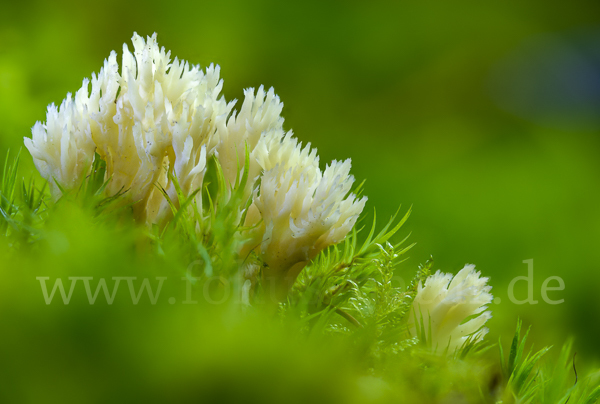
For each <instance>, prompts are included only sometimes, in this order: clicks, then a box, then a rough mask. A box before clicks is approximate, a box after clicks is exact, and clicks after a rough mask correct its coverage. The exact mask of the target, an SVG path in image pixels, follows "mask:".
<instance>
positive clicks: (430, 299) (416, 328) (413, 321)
mask: <svg viewBox="0 0 600 404" xmlns="http://www.w3.org/2000/svg"><path fill="white" fill-rule="evenodd" d="M480 275H481V273H480V272H476V271H475V265H465V267H464V268H463V269H461V270H460V271H459V272H458V273H457V274H456V275H455V276H454V277H452V274H446V273H442V272H440V271H437V272H436V273H435V274H434V275H431V276H429V277H428V278H427V279H426V280H425V285H422V284H421V283H419V285H418V290H417V295H416V297H415V300H414V302H413V306H412V310H411V313H410V318H409V324H410V326H411V329H410V331H411V334H412V335H415V336H418V337H419V338H420V339H421V340H423V341H426V342H427V344H428V345H430V346H431V348H432V349H433V350H435V351H438V352H443V351H446V350H447V352H449V353H452V352H454V351H455V350H457V349H459V348H461V347H462V346H463V345H464V344H465V342H467V341H468V340H469V339H471V340H472V341H479V340H481V339H482V338H483V337H484V336H485V334H487V332H488V329H487V328H485V327H483V325H484V324H485V322H486V321H487V320H489V319H490V318H491V317H492V315H491V312H489V311H485V310H486V308H487V306H486V305H488V304H490V302H491V301H492V298H493V296H492V295H491V294H490V293H489V292H490V290H491V289H492V288H491V286H488V285H487V281H488V278H482V277H481V276H480Z"/></svg>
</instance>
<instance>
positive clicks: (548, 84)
mask: <svg viewBox="0 0 600 404" xmlns="http://www.w3.org/2000/svg"><path fill="white" fill-rule="evenodd" d="M1 9H2V10H1V11H0V155H1V156H3V155H4V154H5V153H6V150H7V149H8V148H11V149H13V150H14V149H17V148H18V147H20V145H21V144H22V137H23V136H29V135H30V128H31V127H32V126H33V124H34V122H35V121H36V120H42V121H43V120H44V119H45V109H46V106H47V105H48V104H49V103H52V102H54V103H60V101H61V100H62V99H63V98H64V97H65V95H66V93H67V92H75V91H76V90H77V89H78V88H79V87H80V86H81V81H82V79H83V78H84V77H90V76H91V73H92V72H97V71H98V70H99V69H100V67H101V65H102V61H103V60H104V58H106V57H107V56H108V55H109V53H110V51H111V50H116V51H117V52H118V53H119V55H120V54H121V50H122V44H123V43H124V42H127V43H130V42H129V41H130V38H131V36H132V34H133V32H134V31H136V32H138V33H139V34H141V35H150V34H152V33H153V32H157V33H158V41H159V44H160V45H161V46H165V47H166V48H167V49H170V50H171V55H172V56H178V57H179V58H182V59H186V60H188V61H190V62H192V63H200V64H201V65H202V66H206V65H208V64H209V63H213V62H214V63H217V64H219V65H220V66H221V68H222V70H221V75H222V77H223V78H224V80H225V85H224V91H223V93H224V95H225V96H226V98H227V99H234V98H237V99H241V98H242V97H243V93H242V89H243V88H247V87H255V86H258V85H260V84H264V85H265V86H267V87H270V86H273V87H275V90H276V92H277V93H278V94H279V95H280V97H281V98H282V100H283V102H284V104H285V108H284V113H283V115H284V117H285V119H286V123H285V128H286V129H293V130H294V132H295V134H296V136H297V137H298V138H300V139H301V140H302V141H304V142H308V141H310V142H311V143H312V145H313V146H314V147H317V148H318V150H319V153H320V155H321V163H322V165H324V164H325V162H329V161H331V160H332V159H345V158H351V159H352V162H353V173H354V175H355V177H356V178H357V179H358V180H359V181H362V180H363V179H366V180H367V182H366V188H365V189H366V191H365V193H366V194H367V195H368V196H369V202H368V205H367V210H368V211H369V212H370V213H369V214H372V210H373V208H374V207H377V215H378V217H379V218H384V219H380V220H381V221H383V220H386V219H387V218H388V217H389V216H390V215H392V214H393V213H394V212H395V211H396V209H397V208H398V206H399V205H402V209H403V210H405V209H407V208H408V207H409V206H411V205H412V206H413V214H412V216H411V218H410V220H409V222H408V224H407V226H406V227H405V228H404V230H403V233H404V234H408V232H409V231H410V232H412V235H411V237H410V240H412V241H416V242H417V245H416V247H414V249H413V250H412V252H411V253H410V259H409V260H408V261H407V263H406V264H405V265H406V268H411V269H412V268H416V266H417V265H418V264H419V263H422V262H424V261H425V260H426V259H427V258H428V257H429V255H430V254H431V255H433V257H434V259H435V262H436V264H435V268H436V269H438V268H439V269H441V270H443V271H450V272H456V271H457V270H458V269H460V268H462V266H463V265H464V264H465V263H474V264H476V265H477V268H478V269H480V270H481V271H482V272H483V273H484V274H485V275H486V276H489V277H490V278H491V281H490V282H491V284H492V285H493V286H494V289H493V293H494V295H495V296H497V297H499V298H500V300H501V301H500V302H499V304H494V305H492V310H493V313H494V318H493V319H492V320H491V321H490V322H489V327H490V328H491V330H492V332H491V335H492V338H496V337H497V336H498V335H503V336H508V335H510V333H511V332H512V330H513V329H514V324H515V322H516V318H517V317H518V316H520V317H522V318H523V319H524V321H525V323H526V324H532V325H533V326H534V327H533V330H532V336H533V339H534V340H535V341H536V345H538V346H539V345H540V344H546V345H550V344H560V343H561V342H562V341H563V340H564V339H565V338H566V337H567V336H569V335H574V336H576V347H577V350H578V351H579V352H584V353H587V354H589V357H588V359H587V361H588V363H589V362H591V361H592V358H600V348H599V345H598V343H597V340H598V335H599V334H600V310H599V309H600V303H599V302H598V289H599V286H600V264H599V262H600V246H599V244H600V209H598V198H599V197H600V189H599V187H598V185H599V184H598V180H599V174H600V160H599V159H598V152H599V151H600V139H599V135H600V126H599V125H598V122H597V121H598V118H597V117H596V116H595V115H594V114H596V115H600V109H595V107H596V106H598V104H597V102H598V93H599V92H598V91H597V90H598V88H597V84H598V83H597V82H594V80H595V79H597V77H598V73H597V72H598V65H596V67H595V68H596V70H594V69H593V64H592V65H590V66H592V67H590V66H588V65H586V66H587V67H589V69H588V70H586V72H587V73H588V75H587V76H586V75H585V74H580V73H581V70H582V69H581V68H579V67H581V66H580V65H578V64H577V63H576V62H577V61H581V58H582V57H584V56H585V54H583V55H584V56H581V55H582V53H578V52H584V51H581V49H579V48H578V46H580V45H581V44H583V45H585V46H583V45H582V46H583V47H584V48H585V47H586V46H587V48H586V49H592V50H593V49H594V47H595V48H600V40H598V39H599V36H598V34H597V32H598V31H597V30H596V29H595V27H597V24H598V23H600V3H598V2H597V1H569V2H560V3H558V2H547V1H542V0H539V1H517V0H505V1H502V2H481V1H402V2H389V1H388V2H379V1H372V2H365V1H362V2H351V1H339V2H324V1H303V2H297V3H294V2H282V1H272V2H265V1H251V2H240V1H236V2H231V1H219V2H215V1H213V2H202V1H194V2H189V3H176V2H167V1H144V2H140V3H134V2H122V1H104V2H95V3H90V4H85V3H84V2H74V3H70V2H64V1H54V2H46V1H41V2H29V1H21V2H6V1H3V4H2V5H1ZM557 43H558V44H559V45H560V46H559V45H556V44H557ZM555 45H556V46H555ZM584 53H585V52H584ZM588 53H589V52H588ZM573 55H575V56H573ZM578 55H579V56H578ZM578 58H579V59H578ZM571 62H573V63H571ZM557 66H558V67H557ZM573 66H574V67H573ZM578 66H579V67H578ZM557 69H558V70H557ZM578 69H579V70H578ZM590 69H591V70H590ZM583 70H585V69H583ZM557 72H558V73H557ZM555 73H556V74H555ZM572 79H577V80H579V81H578V82H577V83H578V84H577V83H575V84H572V81H573V80H572ZM577 80H575V81H577ZM594 85H596V87H594ZM577 86H579V87H577ZM570 90H573V91H570ZM578 91H579V92H578ZM594 91H596V92H594ZM583 93H585V94H583ZM565 94H567V95H565ZM582 94H583V95H582ZM569 97H571V98H569ZM238 105H239V104H238ZM1 156H0V157H1ZM23 160H24V166H25V168H27V167H29V168H31V167H33V164H32V162H31V159H30V157H29V156H28V154H27V153H26V151H25V158H24V159H23ZM25 171H26V169H24V171H23V172H25ZM527 259H533V260H534V282H533V290H534V298H535V299H537V300H539V303H538V304H537V305H529V304H525V305H516V304H513V303H511V302H510V301H509V298H508V295H507V286H508V284H509V282H510V280H511V279H513V278H514V277H516V276H522V275H526V273H527V266H526V265H525V264H524V263H523V262H522V261H523V260H527ZM406 273H408V271H407V272H406ZM549 276H560V277H561V278H563V279H564V282H565V290H564V291H554V292H549V293H550V294H549V296H550V298H551V299H564V303H563V304H558V305H549V304H547V303H544V302H543V301H542V298H541V294H540V288H541V285H542V282H543V281H544V279H545V278H547V277H549ZM554 285H555V284H552V285H551V286H554ZM516 295H517V297H518V298H520V299H524V298H525V295H526V287H525V283H524V282H520V283H517V287H516Z"/></svg>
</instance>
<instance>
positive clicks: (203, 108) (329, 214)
mask: <svg viewBox="0 0 600 404" xmlns="http://www.w3.org/2000/svg"><path fill="white" fill-rule="evenodd" d="M132 42H133V53H132V52H131V51H130V50H129V48H128V47H127V45H123V59H122V64H121V72H120V73H119V65H118V62H117V56H116V53H115V52H112V53H111V54H110V56H109V57H108V59H107V60H105V62H104V66H103V67H102V69H101V70H100V73H99V74H97V75H95V74H94V75H93V76H92V80H91V93H90V92H89V87H90V82H89V81H88V80H87V79H86V80H84V81H83V86H82V87H81V89H80V90H79V91H78V92H77V93H76V95H75V98H74V99H72V97H71V95H70V94H69V95H68V96H67V99H66V100H65V101H63V103H62V104H61V107H60V108H59V109H57V108H56V107H54V105H51V106H50V107H48V114H47V117H46V121H47V122H46V123H45V124H42V123H40V122H37V123H36V124H35V126H34V127H33V129H32V134H33V136H32V138H31V139H29V138H26V139H25V146H26V147H27V149H29V151H30V153H31V155H32V156H33V159H34V162H35V165H36V167H37V169H38V171H39V172H40V174H41V175H42V176H43V177H44V178H45V179H47V180H48V182H49V183H50V184H51V186H52V188H53V194H54V197H55V198H56V199H58V198H60V197H61V196H62V193H63V191H66V192H70V191H73V190H76V189H77V188H78V187H79V186H80V184H81V183H82V181H83V179H84V178H85V176H86V175H87V173H88V172H89V168H90V165H91V163H92V161H93V160H94V158H95V157H94V155H95V153H97V154H98V155H99V157H100V158H101V159H102V160H104V161H105V162H106V180H108V184H107V187H106V189H105V192H106V194H107V196H112V195H115V194H117V193H123V197H122V199H123V201H125V202H126V203H130V204H132V206H133V208H134V212H135V214H136V216H137V218H138V219H139V220H141V221H145V222H147V223H148V224H151V223H163V224H164V222H165V220H168V217H169V214H170V211H171V208H170V205H169V203H168V202H167V200H166V198H165V196H164V194H163V193H162V192H160V191H159V188H162V189H164V190H165V192H166V194H167V195H168V197H169V199H171V200H172V201H173V203H175V205H177V203H178V200H177V192H176V186H175V184H174V183H173V181H174V180H176V181H177V182H178V184H179V186H180V189H181V191H182V192H183V194H184V196H190V195H192V194H193V193H194V192H196V191H197V190H199V189H202V186H203V181H204V174H205V172H206V168H207V159H208V158H209V157H211V156H213V155H215V156H216V157H217V159H218V161H219V164H220V165H221V167H222V169H223V174H224V177H225V179H226V181H227V183H228V184H229V186H231V187H234V186H236V179H237V178H239V174H240V170H244V167H245V165H246V166H247V167H248V173H247V174H248V175H247V177H248V181H247V185H246V188H245V189H244V195H245V196H246V197H247V198H252V201H250V202H251V204H250V208H249V210H248V212H247V215H246V217H247V219H246V222H247V224H248V225H251V226H253V232H254V236H255V238H256V239H258V240H260V245H259V247H257V250H258V252H259V255H260V256H261V257H262V258H263V260H264V261H265V263H266V264H267V267H268V268H270V269H271V270H272V271H275V272H277V273H278V274H279V275H278V276H279V277H282V276H284V275H285V276H287V274H288V273H289V270H290V268H291V267H292V266H294V265H297V264H299V263H306V262H307V261H309V260H310V259H312V258H314V257H315V255H316V254H317V253H318V252H319V251H321V250H322V249H324V248H326V247H327V246H329V245H331V244H335V243H337V242H339V241H341V240H342V239H343V238H344V237H345V236H346V235H347V233H348V232H349V231H350V230H351V229H352V227H353V226H354V224H355V222H356V219H357V218H358V215H359V214H360V212H361V211H362V209H363V207H364V205H365V201H366V198H364V197H363V198H362V199H358V200H357V199H356V196H355V195H353V194H349V192H350V188H351V186H352V183H353V182H354V178H353V177H352V176H351V175H350V173H349V172H350V160H347V161H345V162H336V161H334V162H332V163H331V164H330V165H329V166H328V167H327V168H326V169H325V171H324V172H321V171H320V169H319V159H318V156H317V154H316V150H314V149H313V150H311V149H310V145H307V146H306V147H305V148H302V146H301V145H300V144H299V143H298V141H297V140H296V139H294V138H293V137H292V132H291V131H290V132H288V133H287V134H286V133H285V132H284V131H283V118H282V117H281V111H282V108H283V104H282V103H281V101H280V100H279V97H278V96H277V95H276V94H275V92H274V91H273V89H272V88H271V89H269V90H268V91H265V90H264V88H263V87H262V86H261V87H260V88H259V89H258V90H257V91H256V92H255V90H254V89H247V90H245V99H244V102H243V103H242V106H241V109H240V111H239V113H238V112H236V111H233V106H234V104H235V101H234V102H231V103H227V102H226V101H225V99H224V97H222V96H220V92H221V89H222V87H223V81H222V80H221V79H220V78H219V72H220V69H219V66H216V67H215V66H213V65H210V66H209V67H208V68H207V69H205V70H202V69H201V68H200V67H199V66H193V65H190V64H188V62H185V61H183V60H181V61H180V60H179V59H178V58H175V59H173V60H171V57H170V52H167V51H165V49H164V48H159V47H158V44H157V42H156V34H154V35H153V36H152V37H148V38H147V39H146V40H144V39H143V38H142V37H140V36H139V35H137V34H134V36H133V39H132ZM246 151H247V152H248V155H249V161H248V162H246V161H245V156H246V154H245V153H246ZM246 163H247V164H246ZM261 176H262V178H261ZM259 180H260V187H258V186H256V184H257V183H258V181H259ZM255 188H256V189H255ZM201 195H202V192H197V193H196V197H195V200H196V203H197V205H198V207H199V208H200V210H202V200H201Z"/></svg>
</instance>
